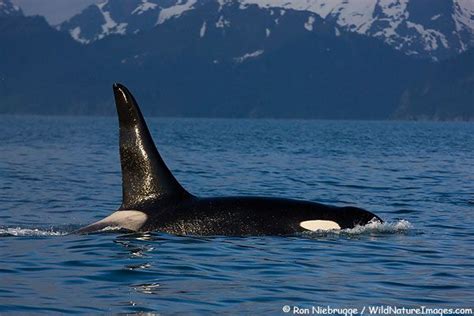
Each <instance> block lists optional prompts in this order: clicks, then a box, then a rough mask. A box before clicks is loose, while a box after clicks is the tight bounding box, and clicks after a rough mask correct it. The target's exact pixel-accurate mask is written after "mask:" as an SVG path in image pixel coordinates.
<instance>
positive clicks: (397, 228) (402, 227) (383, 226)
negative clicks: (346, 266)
mask: <svg viewBox="0 0 474 316" xmlns="http://www.w3.org/2000/svg"><path fill="white" fill-rule="evenodd" d="M411 229H413V224H412V223H410V222H409V221H407V220H404V219H401V220H398V221H395V222H384V223H382V222H380V221H378V220H372V221H370V222H369V223H368V224H367V225H364V226H356V227H354V228H351V229H344V230H342V232H344V233H347V234H353V235H361V234H370V233H379V234H380V233H381V234H400V233H406V232H408V231H409V230H411Z"/></svg>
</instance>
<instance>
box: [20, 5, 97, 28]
mask: <svg viewBox="0 0 474 316" xmlns="http://www.w3.org/2000/svg"><path fill="white" fill-rule="evenodd" d="M12 2H13V3H15V4H16V5H19V6H20V7H21V9H22V10H23V12H24V13H25V14H26V15H35V14H38V15H43V16H45V17H46V19H47V20H48V22H49V23H51V24H58V23H60V22H62V21H64V20H66V19H68V18H70V17H71V16H73V15H74V14H76V13H79V12H80V11H82V10H83V9H84V8H85V7H87V6H88V5H90V4H92V3H94V2H101V0H12Z"/></svg>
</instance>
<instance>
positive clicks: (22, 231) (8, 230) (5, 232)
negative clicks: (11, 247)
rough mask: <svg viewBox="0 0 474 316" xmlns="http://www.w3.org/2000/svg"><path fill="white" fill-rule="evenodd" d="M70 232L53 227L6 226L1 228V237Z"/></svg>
mask: <svg viewBox="0 0 474 316" xmlns="http://www.w3.org/2000/svg"><path fill="white" fill-rule="evenodd" d="M67 234H68V233H67V232H65V231H57V230H54V229H53V228H51V229H39V228H22V227H5V228H0V237H29V236H33V237H45V236H64V235H67Z"/></svg>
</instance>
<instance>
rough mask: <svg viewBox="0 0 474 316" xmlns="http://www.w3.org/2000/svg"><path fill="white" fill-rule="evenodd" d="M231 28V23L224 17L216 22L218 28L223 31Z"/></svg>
mask: <svg viewBox="0 0 474 316" xmlns="http://www.w3.org/2000/svg"><path fill="white" fill-rule="evenodd" d="M229 26H230V21H228V20H226V19H225V18H224V16H223V15H221V16H220V17H219V20H218V21H217V22H216V27H217V28H218V29H223V28H225V27H229Z"/></svg>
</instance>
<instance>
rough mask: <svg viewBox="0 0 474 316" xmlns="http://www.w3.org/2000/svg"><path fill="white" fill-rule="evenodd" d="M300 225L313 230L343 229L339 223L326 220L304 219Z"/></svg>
mask: <svg viewBox="0 0 474 316" xmlns="http://www.w3.org/2000/svg"><path fill="white" fill-rule="evenodd" d="M300 226H301V227H303V228H304V229H307V230H311V231H318V230H334V229H341V226H339V224H338V223H336V222H333V221H324V220H313V221H304V222H301V223H300Z"/></svg>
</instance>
